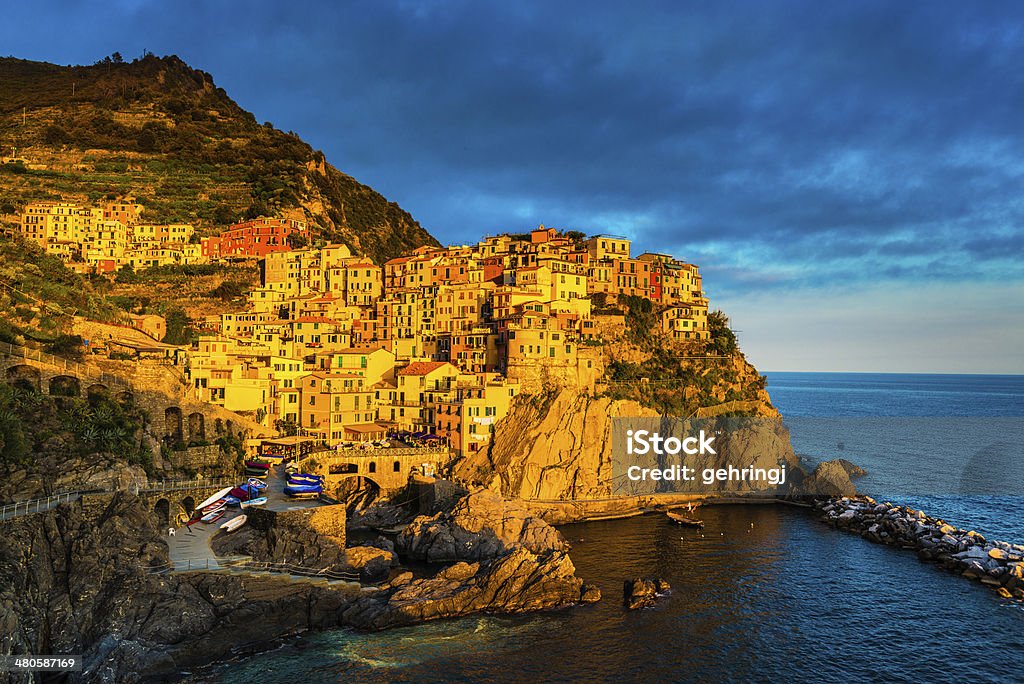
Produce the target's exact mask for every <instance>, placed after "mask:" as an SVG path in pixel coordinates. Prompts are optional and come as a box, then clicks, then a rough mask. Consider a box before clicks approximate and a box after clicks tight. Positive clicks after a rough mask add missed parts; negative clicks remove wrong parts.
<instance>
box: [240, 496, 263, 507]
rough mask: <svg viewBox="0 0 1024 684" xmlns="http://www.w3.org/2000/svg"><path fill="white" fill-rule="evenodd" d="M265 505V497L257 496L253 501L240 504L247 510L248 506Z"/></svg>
mask: <svg viewBox="0 0 1024 684" xmlns="http://www.w3.org/2000/svg"><path fill="white" fill-rule="evenodd" d="M266 503H267V497H265V496H258V497H256V498H255V499H249V500H248V501H243V502H242V508H249V506H263V505H265V504H266Z"/></svg>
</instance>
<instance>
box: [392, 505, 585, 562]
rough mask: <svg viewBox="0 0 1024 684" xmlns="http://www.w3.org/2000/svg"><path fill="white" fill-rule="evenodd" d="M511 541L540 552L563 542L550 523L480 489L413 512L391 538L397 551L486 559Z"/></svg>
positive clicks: (436, 558)
mask: <svg viewBox="0 0 1024 684" xmlns="http://www.w3.org/2000/svg"><path fill="white" fill-rule="evenodd" d="M517 547H522V548H524V549H526V550H528V551H530V552H532V553H535V554H544V553H550V552H552V551H566V550H568V548H569V545H568V544H567V543H566V541H565V539H563V538H562V535H561V534H560V533H559V532H558V530H556V529H555V528H554V527H552V526H551V525H549V524H547V523H546V522H544V521H543V520H542V519H540V518H538V517H535V516H534V515H533V514H532V513H530V512H529V511H527V510H526V509H524V508H521V507H519V506H518V505H516V504H515V503H513V502H509V501H505V500H504V499H502V498H501V497H500V496H499V495H498V494H495V493H494V492H492V491H489V490H486V489H478V490H476V491H474V492H470V493H469V494H467V495H466V496H464V497H462V498H461V499H459V501H457V502H456V503H455V506H454V508H453V509H452V510H451V511H450V512H442V513H438V514H437V515H434V516H419V517H418V518H416V519H415V520H413V521H412V523H411V524H410V525H409V526H408V527H406V528H405V529H404V530H403V531H402V534H400V535H399V536H398V539H397V541H396V544H395V548H396V549H397V550H398V552H399V553H401V554H403V555H407V556H410V557H412V558H415V559H418V560H425V561H429V562H451V561H459V560H466V561H479V560H487V559H492V558H497V557H499V556H501V555H503V554H505V553H508V551H509V550H511V549H513V548H517Z"/></svg>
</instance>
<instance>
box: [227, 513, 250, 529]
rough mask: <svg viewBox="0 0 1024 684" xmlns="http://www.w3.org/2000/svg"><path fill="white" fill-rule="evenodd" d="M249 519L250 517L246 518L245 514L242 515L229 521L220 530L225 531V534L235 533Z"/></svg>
mask: <svg viewBox="0 0 1024 684" xmlns="http://www.w3.org/2000/svg"><path fill="white" fill-rule="evenodd" d="M248 519H249V518H248V516H246V515H245V514H244V513H243V514H242V515H236V516H235V517H234V518H232V519H231V520H228V521H227V522H226V523H224V524H223V525H221V526H220V529H222V530H224V531H225V532H234V531H235V530H237V529H238V528H239V527H241V526H242V525H244V524H245V521H246V520H248Z"/></svg>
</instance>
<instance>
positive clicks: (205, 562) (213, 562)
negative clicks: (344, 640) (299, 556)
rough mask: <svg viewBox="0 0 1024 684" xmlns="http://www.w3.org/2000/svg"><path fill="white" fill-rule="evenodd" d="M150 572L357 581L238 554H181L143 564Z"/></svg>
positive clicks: (349, 576)
mask: <svg viewBox="0 0 1024 684" xmlns="http://www.w3.org/2000/svg"><path fill="white" fill-rule="evenodd" d="M146 570H147V571H148V572H149V573H150V574H154V575H164V574H167V573H171V572H197V571H204V572H205V571H211V572H212V571H217V570H226V571H229V572H258V573H268V574H271V575H280V576H282V577H309V578H312V579H325V580H328V581H331V580H334V581H346V582H358V581H359V574H358V573H352V572H341V571H338V570H330V569H327V568H310V567H306V566H302V565H295V564H293V563H271V562H268V561H255V560H252V559H251V558H249V557H241V558H211V557H203V558H183V559H178V560H172V561H168V562H166V563H160V564H159V565H151V566H149V567H147V568H146Z"/></svg>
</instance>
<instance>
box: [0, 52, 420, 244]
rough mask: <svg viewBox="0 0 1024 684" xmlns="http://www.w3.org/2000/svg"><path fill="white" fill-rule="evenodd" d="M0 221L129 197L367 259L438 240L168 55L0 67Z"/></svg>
mask: <svg viewBox="0 0 1024 684" xmlns="http://www.w3.org/2000/svg"><path fill="white" fill-rule="evenodd" d="M0 145H2V146H3V152H4V155H5V156H7V155H8V154H10V152H11V150H12V148H13V149H16V150H17V155H16V158H18V159H23V160H24V162H25V163H21V162H16V163H9V164H4V165H0V213H7V214H11V213H14V211H16V210H17V208H18V207H20V206H21V205H22V204H24V203H26V202H30V201H37V200H53V199H65V200H69V201H70V200H74V201H80V202H97V201H100V200H102V199H103V198H113V197H118V196H123V195H134V196H135V197H136V198H137V199H138V201H140V202H141V203H142V204H144V205H145V206H146V214H145V219H146V220H147V221H150V222H155V223H159V222H189V223H194V224H196V225H197V227H198V228H199V231H200V234H210V233H212V232H216V229H218V228H219V227H223V226H225V225H227V224H230V223H232V222H235V221H238V220H241V219H245V218H254V217H257V216H264V215H270V216H285V217H288V218H301V219H305V220H307V221H308V222H309V223H310V225H311V226H312V227H313V228H314V231H315V233H316V234H318V235H319V237H322V238H323V239H325V240H330V241H339V242H344V243H346V244H348V245H349V246H350V247H352V248H353V251H354V252H356V253H363V254H367V255H368V256H371V257H373V258H374V259H377V260H378V261H381V260H386V259H389V258H391V257H394V256H397V255H398V254H399V253H401V252H404V251H407V250H410V249H414V248H416V247H419V246H421V245H424V244H437V243H436V241H435V240H434V238H433V237H431V236H430V234H429V233H427V232H426V231H425V230H424V229H423V228H422V227H421V226H420V225H419V223H417V222H416V220H415V219H413V218H412V216H410V215H409V214H408V212H406V211H404V210H403V209H402V208H401V207H399V206H398V205H397V204H395V203H394V202H389V201H388V200H387V199H386V198H384V197H383V196H381V195H380V194H379V193H377V192H376V191H374V190H373V189H372V188H370V187H368V186H366V185H363V184H361V183H359V182H358V181H356V180H355V179H353V178H352V177H350V176H347V175H345V174H344V173H342V172H340V171H338V170H337V169H336V168H334V167H333V166H331V165H330V164H328V163H327V161H326V159H325V158H324V155H323V153H322V152H319V151H317V150H314V149H313V148H312V147H311V146H310V145H309V144H307V143H306V142H304V141H303V140H302V139H301V138H299V136H298V135H297V134H295V133H292V132H284V131H280V130H278V129H276V128H274V126H273V125H271V124H270V123H263V124H260V123H258V122H257V121H256V119H255V117H254V116H253V115H252V114H251V113H249V112H247V111H245V110H244V109H242V108H241V107H240V106H239V105H238V104H237V103H236V102H235V101H234V100H232V99H231V98H230V97H229V96H228V94H227V93H226V92H225V91H224V89H222V88H219V87H217V86H216V85H215V84H214V82H213V78H212V76H210V74H208V73H205V72H203V71H199V70H197V69H193V68H191V67H189V66H188V65H187V64H186V63H185V62H183V61H182V60H181V59H179V58H178V57H175V56H170V57H162V58H159V57H155V56H153V55H151V54H146V55H144V56H143V57H141V58H140V59H136V60H134V61H131V62H125V61H123V60H117V59H106V60H102V61H100V62H99V63H97V64H95V65H93V66H73V67H62V66H57V65H54V64H47V63H44V62H31V61H26V60H20V59H13V58H0Z"/></svg>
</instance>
